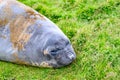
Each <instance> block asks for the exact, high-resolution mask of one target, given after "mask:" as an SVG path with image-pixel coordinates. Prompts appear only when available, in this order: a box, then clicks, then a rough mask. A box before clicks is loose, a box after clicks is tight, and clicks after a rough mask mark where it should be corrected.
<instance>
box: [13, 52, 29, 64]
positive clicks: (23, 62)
mask: <svg viewBox="0 0 120 80" xmlns="http://www.w3.org/2000/svg"><path fill="white" fill-rule="evenodd" d="M12 55H13V57H14V58H15V59H14V60H13V62H14V63H18V64H25V65H29V63H28V62H25V61H23V60H20V59H19V57H18V54H17V53H13V54H12Z"/></svg>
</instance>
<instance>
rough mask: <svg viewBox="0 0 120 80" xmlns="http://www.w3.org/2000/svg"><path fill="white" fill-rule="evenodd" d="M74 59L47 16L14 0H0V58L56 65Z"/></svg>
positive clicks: (64, 40)
mask: <svg viewBox="0 0 120 80" xmlns="http://www.w3.org/2000/svg"><path fill="white" fill-rule="evenodd" d="M75 58H76V55H75V52H74V50H73V48H72V46H71V43H70V41H69V39H68V38H67V37H66V36H65V35H64V34H63V32H62V31H61V30H60V29H59V28H58V27H57V26H56V25H55V24H54V23H52V22H51V21H50V20H49V19H47V18H46V17H44V16H43V15H41V14H39V13H38V12H36V11H35V10H33V9H31V8H30V7H28V6H25V5H23V4H22V3H20V2H18V1H16V0H0V60H3V61H9V62H13V63H17V64H25V65H32V66H38V67H50V68H51V67H54V68H58V67H62V66H66V65H68V64H70V63H71V62H72V61H73V60H74V59H75Z"/></svg>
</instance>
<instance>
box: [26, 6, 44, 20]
mask: <svg viewBox="0 0 120 80" xmlns="http://www.w3.org/2000/svg"><path fill="white" fill-rule="evenodd" d="M26 13H28V14H30V15H34V16H35V19H37V18H40V19H41V20H46V19H45V17H44V16H43V15H41V14H39V13H35V11H33V10H31V8H29V7H28V8H27V9H26Z"/></svg>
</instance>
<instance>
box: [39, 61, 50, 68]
mask: <svg viewBox="0 0 120 80" xmlns="http://www.w3.org/2000/svg"><path fill="white" fill-rule="evenodd" d="M40 66H42V67H49V68H52V66H50V65H49V64H48V63H47V62H44V61H43V62H42V63H41V64H40Z"/></svg>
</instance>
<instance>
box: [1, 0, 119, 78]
mask: <svg viewBox="0 0 120 80" xmlns="http://www.w3.org/2000/svg"><path fill="white" fill-rule="evenodd" d="M18 1H20V2H22V3H24V4H26V5H28V6H30V7H32V8H34V9H35V10H36V11H38V12H39V13H41V14H43V15H45V16H46V17H47V18H49V19H50V20H52V21H53V22H54V23H55V24H57V25H58V26H59V28H60V29H61V30H62V31H63V32H64V33H65V34H66V35H67V36H68V37H69V39H70V40H71V43H72V45H73V47H74V49H75V52H76V55H77V58H76V60H75V61H74V62H73V63H72V64H70V65H68V66H66V67H62V68H59V69H47V68H38V67H32V66H25V65H17V64H13V63H9V62H3V61H0V80H120V1H119V0H18Z"/></svg>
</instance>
